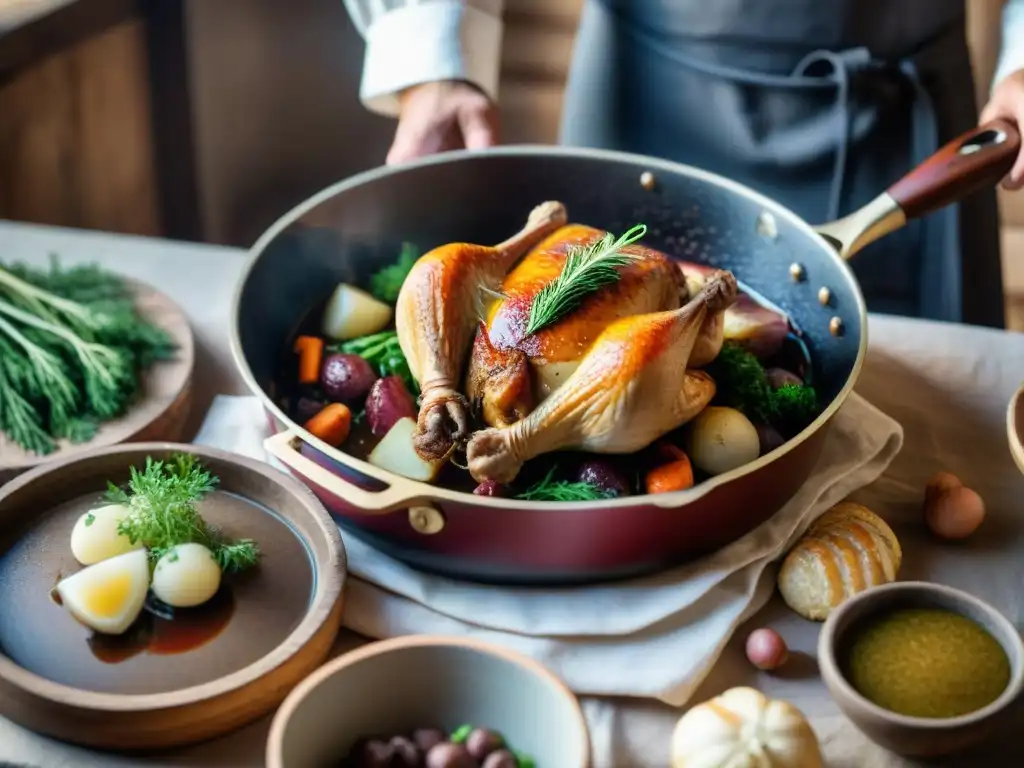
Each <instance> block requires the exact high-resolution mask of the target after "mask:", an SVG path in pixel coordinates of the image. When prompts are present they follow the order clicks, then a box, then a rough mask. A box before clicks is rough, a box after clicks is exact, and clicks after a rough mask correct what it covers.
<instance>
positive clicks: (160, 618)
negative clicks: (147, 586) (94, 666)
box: [50, 584, 235, 664]
mask: <svg viewBox="0 0 1024 768" xmlns="http://www.w3.org/2000/svg"><path fill="white" fill-rule="evenodd" d="M50 599H52V600H53V602H55V603H56V604H57V605H63V601H62V600H61V597H60V594H59V593H58V592H57V590H56V589H54V590H52V591H51V592H50ZM234 612H235V598H234V595H233V594H232V592H231V588H230V587H229V586H228V585H226V584H221V587H220V589H219V590H217V593H216V594H215V595H214V596H213V597H211V598H210V599H209V600H207V601H206V602H205V603H203V604H202V605H198V606H196V607H194V608H172V607H171V606H169V605H167V604H166V603H163V602H161V601H160V600H158V599H157V598H156V597H154V596H153V593H152V592H150V593H149V594H148V595H146V604H145V606H144V607H143V609H142V613H140V614H139V617H138V618H137V619H136V620H135V621H134V622H133V623H132V625H131V626H130V627H128V629H127V630H125V631H124V632H123V633H122V634H120V635H106V634H103V633H102V632H91V633H90V634H89V636H88V637H86V639H85V642H86V644H87V645H88V646H89V650H90V651H91V652H92V655H93V656H95V657H96V658H97V659H99V660H100V661H102V662H103V663H104V664H119V663H120V662H122V661H127V660H128V659H130V658H132V657H133V656H137V655H139V654H140V653H143V652H145V653H150V654H153V655H155V656H168V655H170V654H175V653H186V652H187V651H192V650H195V649H196V648H199V647H201V646H203V645H205V644H206V643H208V642H210V641H211V640H213V639H214V638H215V637H217V635H219V634H220V633H221V632H222V631H223V630H224V628H225V627H226V626H227V625H228V621H230V619H231V616H232V614H233V613H234Z"/></svg>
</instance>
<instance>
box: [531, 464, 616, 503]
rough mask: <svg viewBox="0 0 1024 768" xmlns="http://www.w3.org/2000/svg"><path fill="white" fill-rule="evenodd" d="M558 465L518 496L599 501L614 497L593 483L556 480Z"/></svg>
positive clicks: (535, 498) (538, 499) (537, 499)
mask: <svg viewBox="0 0 1024 768" xmlns="http://www.w3.org/2000/svg"><path fill="white" fill-rule="evenodd" d="M557 470H558V467H557V466H554V467H552V468H551V469H549V470H548V473H547V474H546V475H545V476H544V479H542V480H540V481H538V482H537V483H535V484H533V485H532V486H530V487H529V488H527V489H526V490H525V491H523V492H522V493H520V494H519V495H518V496H516V498H517V499H522V500H523V501H598V500H599V499H609V498H611V497H612V493H611V492H610V491H605V490H602V489H601V488H598V487H597V486H596V485H593V484H592V483H580V482H569V481H568V480H555V479H553V478H554V476H555V472H556V471H557Z"/></svg>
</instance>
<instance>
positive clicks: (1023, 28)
mask: <svg viewBox="0 0 1024 768" xmlns="http://www.w3.org/2000/svg"><path fill="white" fill-rule="evenodd" d="M1002 30H1003V32H1002V46H1001V48H1000V51H999V63H998V64H997V65H996V74H995V77H993V78H992V84H993V85H995V84H996V83H998V82H999V81H1000V80H1002V79H1003V78H1004V77H1006V76H1007V75H1009V74H1010V73H1011V72H1016V71H1017V70H1019V69H1024V0H1005V3H1004V4H1003V23H1002Z"/></svg>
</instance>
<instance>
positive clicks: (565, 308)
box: [526, 224, 647, 335]
mask: <svg viewBox="0 0 1024 768" xmlns="http://www.w3.org/2000/svg"><path fill="white" fill-rule="evenodd" d="M645 234H647V227H646V225H644V224H637V225H636V226H635V227H633V228H632V229H630V230H629V231H627V232H626V233H625V234H623V235H621V236H620V237H619V238H618V239H616V238H615V237H614V236H613V235H612V234H611V233H610V232H609V233H607V234H606V235H605V236H604V237H602V238H601V239H600V240H595V241H594V242H593V243H590V244H589V245H583V246H580V245H574V246H571V247H570V248H569V249H568V251H567V252H566V255H565V264H564V265H563V266H562V271H561V272H560V273H559V275H558V277H556V278H555V279H554V280H552V281H551V282H550V283H548V284H547V285H545V286H544V287H543V288H542V289H541V290H540V292H539V293H538V294H537V295H536V297H534V300H533V304H532V305H531V306H530V317H529V320H528V321H527V324H526V334H527V335H530V334H531V333H536V332H537V331H539V330H541V329H543V328H546V327H547V326H549V325H551V324H552V323H556V322H558V321H559V320H561V319H562V318H563V317H565V316H566V315H567V314H569V313H570V312H572V311H573V310H574V309H576V308H577V307H579V305H580V304H581V303H582V302H583V299H585V298H586V297H587V296H589V295H590V294H592V293H594V292H596V291H599V290H600V289H601V288H604V287H605V286H606V285H611V284H612V283H614V282H616V281H617V280H618V279H619V277H620V275H619V271H618V268H619V267H624V266H625V265H627V264H629V262H631V261H633V260H634V259H635V258H636V256H633V255H632V254H628V253H622V249H623V248H625V247H626V246H627V245H630V244H632V243H635V242H636V241H637V240H639V239H640V238H642V237H643V236H644V235H645Z"/></svg>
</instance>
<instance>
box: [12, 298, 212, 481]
mask: <svg viewBox="0 0 1024 768" xmlns="http://www.w3.org/2000/svg"><path fill="white" fill-rule="evenodd" d="M125 283H126V285H127V286H128V288H129V290H130V291H131V292H132V294H133V295H134V297H135V306H136V307H137V308H138V311H139V313H140V314H141V315H143V316H144V317H145V318H147V319H148V320H149V321H150V322H152V323H155V324H156V325H158V326H160V327H161V328H163V329H164V330H165V331H167V332H168V333H169V334H170V335H171V338H172V339H173V340H174V343H175V344H176V345H177V347H178V350H177V353H176V354H175V356H174V357H173V358H171V359H170V360H163V361H160V362H158V363H156V364H154V365H152V366H150V367H149V368H148V369H147V370H146V371H145V372H144V373H143V376H142V391H143V396H142V399H141V400H140V401H139V402H138V403H136V404H135V405H134V406H132V408H131V409H130V410H129V411H128V412H127V413H125V414H124V416H122V417H121V418H119V419H114V420H113V421H108V422H105V423H104V424H102V425H101V426H100V429H99V432H97V433H96V436H95V437H94V438H93V439H92V440H90V441H89V442H87V443H79V444H77V445H73V444H71V443H69V442H68V441H66V440H65V441H61V442H60V447H59V448H58V449H57V450H56V451H54V452H53V453H51V454H49V455H48V456H38V455H36V454H34V453H29V452H28V451H26V450H25V449H23V448H22V447H21V446H20V445H17V444H16V443H14V442H12V441H11V440H9V439H8V438H7V437H5V436H4V435H3V434H2V433H0V484H3V483H5V482H7V481H8V480H10V479H11V478H12V477H14V476H15V475H18V474H20V473H21V472H24V471H25V470H27V469H31V468H32V467H36V466H39V465H40V464H45V463H47V462H51V461H57V460H64V459H68V458H72V457H74V456H76V455H78V454H80V453H83V452H85V451H88V450H91V449H94V448H101V447H106V446H110V445H117V444H120V443H135V442H142V441H149V440H167V441H171V442H177V441H178V440H180V439H181V438H182V432H183V431H184V428H185V423H186V421H187V419H188V416H189V409H190V407H191V404H192V373H193V369H194V366H195V342H194V340H193V337H192V329H191V328H190V327H189V324H188V319H187V318H186V317H185V313H184V312H183V311H182V310H181V308H180V307H179V306H178V305H177V304H175V303H174V302H173V301H172V300H171V299H170V298H168V297H167V296H165V295H164V294H162V293H160V292H159V291H157V290H156V289H155V288H153V287H151V286H149V285H146V284H145V283H142V282H140V281H137V280H133V279H130V278H125Z"/></svg>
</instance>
